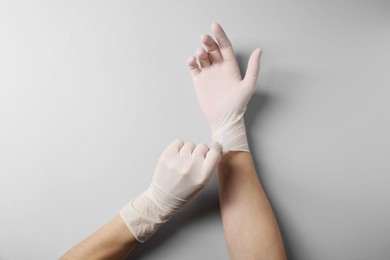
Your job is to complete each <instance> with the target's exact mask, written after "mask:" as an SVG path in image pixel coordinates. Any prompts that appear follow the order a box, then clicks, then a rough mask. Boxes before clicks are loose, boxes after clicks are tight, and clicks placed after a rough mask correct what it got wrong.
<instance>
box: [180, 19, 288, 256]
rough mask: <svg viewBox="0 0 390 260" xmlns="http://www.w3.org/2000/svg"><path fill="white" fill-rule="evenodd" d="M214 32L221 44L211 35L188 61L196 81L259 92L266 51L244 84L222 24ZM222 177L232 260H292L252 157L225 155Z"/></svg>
mask: <svg viewBox="0 0 390 260" xmlns="http://www.w3.org/2000/svg"><path fill="white" fill-rule="evenodd" d="M211 29H212V32H213V34H214V36H215V39H216V41H215V40H214V39H213V38H212V37H211V36H209V35H202V36H201V42H202V43H203V45H204V47H205V49H200V50H198V51H197V52H196V57H191V58H189V59H188V61H187V62H188V67H189V70H190V73H191V75H192V78H193V80H199V78H201V79H202V83H203V84H208V85H209V87H214V86H215V85H213V82H214V81H213V80H217V81H218V79H216V77H223V78H224V79H226V78H229V77H230V78H231V79H230V81H229V83H230V82H232V81H234V82H232V83H233V84H236V85H237V87H246V86H252V87H254V86H255V81H256V79H257V76H258V72H259V61H260V56H261V52H262V50H261V49H256V50H254V52H253V53H252V55H251V57H250V58H249V62H248V69H247V72H246V75H245V77H244V79H243V80H241V77H240V76H238V75H240V72H239V67H238V64H237V60H236V57H235V54H234V51H233V47H232V45H231V43H230V40H229V39H228V37H227V36H226V34H225V32H224V31H223V29H222V27H221V26H220V25H219V24H217V23H213V24H212V26H211ZM197 60H198V62H199V64H198V63H197ZM231 75H237V77H231ZM210 81H212V82H210ZM209 82H210V83H209ZM215 87H216V86H215ZM208 98H209V99H214V100H215V101H214V102H212V101H211V103H213V104H216V103H218V102H217V101H218V99H219V98H220V97H219V95H218V96H215V97H210V96H209V97H208ZM218 171H219V197H220V198H219V199H220V207H221V215H222V222H223V228H224V233H225V239H226V243H227V246H228V251H229V254H230V257H231V259H245V260H248V259H256V260H259V259H278V260H279V259H280V260H283V259H287V257H286V253H285V249H284V245H283V241H282V237H281V234H280V231H279V227H278V224H277V221H276V219H275V216H274V214H273V211H272V208H271V205H270V203H269V201H268V199H267V196H266V194H265V192H264V190H263V188H262V186H261V183H260V180H259V178H258V177H257V174H256V169H255V167H254V164H253V159H252V156H251V153H250V152H245V151H233V152H232V151H231V152H228V153H226V154H224V155H223V157H222V160H221V162H220V164H219V167H218Z"/></svg>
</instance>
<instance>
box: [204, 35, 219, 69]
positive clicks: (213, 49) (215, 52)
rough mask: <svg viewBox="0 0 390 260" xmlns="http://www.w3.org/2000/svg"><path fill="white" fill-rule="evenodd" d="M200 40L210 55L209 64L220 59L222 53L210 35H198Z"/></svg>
mask: <svg viewBox="0 0 390 260" xmlns="http://www.w3.org/2000/svg"><path fill="white" fill-rule="evenodd" d="M200 41H201V42H202V43H203V45H204V46H205V48H206V50H207V52H208V53H209V55H210V58H211V64H213V63H218V62H221V61H222V54H221V52H220V51H219V46H218V44H217V43H216V42H215V41H214V39H213V38H212V37H211V36H210V35H207V34H203V35H202V36H200Z"/></svg>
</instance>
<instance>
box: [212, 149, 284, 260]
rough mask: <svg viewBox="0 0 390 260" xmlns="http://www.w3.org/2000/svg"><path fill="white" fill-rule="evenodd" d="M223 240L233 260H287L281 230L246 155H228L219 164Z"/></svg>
mask: <svg viewBox="0 0 390 260" xmlns="http://www.w3.org/2000/svg"><path fill="white" fill-rule="evenodd" d="M219 192H220V205H221V214H222V221H223V226H224V231H225V237H226V241H227V245H228V249H229V254H230V256H231V258H232V259H286V256H285V252H284V247H283V242H282V238H281V235H280V231H279V228H278V225H277V222H276V219H275V217H274V214H273V212H272V208H271V206H270V204H269V202H268V199H267V196H266V194H265V193H264V190H263V188H262V186H261V184H260V182H259V179H258V177H257V175H256V170H255V168H254V165H253V160H252V156H251V154H250V153H249V152H230V153H228V154H227V155H225V156H224V157H223V159H222V161H221V163H220V164H219Z"/></svg>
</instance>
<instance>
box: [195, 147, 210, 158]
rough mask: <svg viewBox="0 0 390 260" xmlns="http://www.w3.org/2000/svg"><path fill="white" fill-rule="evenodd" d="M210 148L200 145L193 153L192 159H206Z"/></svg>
mask: <svg viewBox="0 0 390 260" xmlns="http://www.w3.org/2000/svg"><path fill="white" fill-rule="evenodd" d="M208 151H209V147H208V146H207V145H205V144H198V145H197V146H196V147H195V149H194V151H193V152H192V158H194V159H195V160H198V159H202V160H203V159H204V158H205V157H206V154H207V152H208Z"/></svg>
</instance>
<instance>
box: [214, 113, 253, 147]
mask: <svg viewBox="0 0 390 260" xmlns="http://www.w3.org/2000/svg"><path fill="white" fill-rule="evenodd" d="M211 132H212V139H213V141H214V142H218V143H220V144H221V146H222V153H223V154H226V153H228V152H231V151H246V152H248V151H249V146H248V140H247V135H246V129H245V123H244V119H243V118H242V117H240V118H238V119H236V120H230V121H227V122H223V123H221V124H219V126H217V127H212V128H211Z"/></svg>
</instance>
